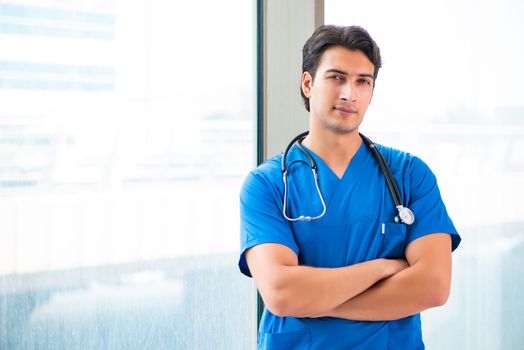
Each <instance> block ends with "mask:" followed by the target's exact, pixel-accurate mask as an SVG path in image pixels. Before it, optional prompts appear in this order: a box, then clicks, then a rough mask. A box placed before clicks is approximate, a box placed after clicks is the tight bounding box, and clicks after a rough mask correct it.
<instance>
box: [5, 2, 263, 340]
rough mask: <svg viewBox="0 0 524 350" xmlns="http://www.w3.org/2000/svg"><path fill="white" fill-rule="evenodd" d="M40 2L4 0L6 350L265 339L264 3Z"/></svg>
mask: <svg viewBox="0 0 524 350" xmlns="http://www.w3.org/2000/svg"><path fill="white" fill-rule="evenodd" d="M35 4H36V3H35V2H34V1H28V0H27V1H26V0H24V1H16V2H0V47H2V50H1V52H0V100H1V101H2V103H1V108H0V232H1V234H0V349H1V350H4V349H5V350H19V349H20V350H21V349H153V348H154V349H204V348H213V349H246V348H249V347H250V346H252V345H253V344H254V343H255V342H256V334H255V332H254V330H255V329H256V293H255V290H254V287H253V285H252V283H251V281H250V280H248V279H246V278H243V277H242V276H241V275H240V273H239V272H238V269H237V268H236V263H237V259H238V221H239V220H238V192H239V190H240V186H241V183H242V181H243V179H244V176H245V175H246V173H247V172H248V171H249V170H250V169H251V168H253V167H254V166H255V165H256V124H257V123H256V114H257V113H256V91H255V87H256V83H255V78H256V57H255V56H256V53H255V45H254V42H255V39H256V33H255V18H256V16H255V4H254V2H251V1H243V0H226V1H220V2H213V1H184V2H181V3H178V2H164V1H147V0H141V1H133V2H125V1H124V2H121V1H114V0H107V1H106V0H104V1H94V2H93V1H87V2H86V1H82V0H75V1H68V2H56V1H50V0H49V1H47V0H46V1H39V2H38V5H35ZM226 18H227V19H226ZM239 333H240V334H245V335H246V336H242V337H238V336H237V335H238V334H239ZM248 335H249V336H248Z"/></svg>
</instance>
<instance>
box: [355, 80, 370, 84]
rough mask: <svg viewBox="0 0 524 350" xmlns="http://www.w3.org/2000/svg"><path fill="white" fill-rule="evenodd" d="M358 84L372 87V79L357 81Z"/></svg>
mask: <svg viewBox="0 0 524 350" xmlns="http://www.w3.org/2000/svg"><path fill="white" fill-rule="evenodd" d="M357 82H358V83H359V84H360V85H371V80H370V79H359V80H357Z"/></svg>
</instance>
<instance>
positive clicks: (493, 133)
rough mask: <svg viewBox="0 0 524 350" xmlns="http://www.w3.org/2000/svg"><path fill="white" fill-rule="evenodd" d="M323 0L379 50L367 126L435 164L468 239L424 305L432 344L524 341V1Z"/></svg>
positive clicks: (332, 14)
mask: <svg viewBox="0 0 524 350" xmlns="http://www.w3.org/2000/svg"><path fill="white" fill-rule="evenodd" d="M325 5H326V11H325V13H326V20H325V22H326V23H332V24H345V25H348V24H356V25H361V26H363V27H364V28H366V29H367V30H368V31H369V32H370V33H371V35H372V36H373V37H374V38H375V40H376V41H377V43H378V44H379V46H380V48H381V53H382V58H383V62H384V64H383V68H382V70H381V71H380V73H379V76H378V79H377V85H376V88H375V91H374V97H373V102H372V104H371V105H370V108H369V109H368V112H367V115H366V120H365V121H364V123H363V126H362V129H363V131H364V133H365V134H367V135H368V136H370V137H371V138H372V139H373V140H375V141H376V142H378V143H382V144H386V145H389V146H392V147H396V148H400V149H403V150H405V151H408V152H410V153H413V154H415V155H417V156H420V157H421V158H422V159H424V160H425V161H426V162H427V163H428V164H429V165H430V167H431V168H432V170H433V171H434V172H435V173H436V175H437V178H438V180H439V186H440V189H441V192H442V195H443V198H444V200H445V202H446V205H447V208H448V212H449V213H450V215H451V217H452V218H453V220H454V222H455V224H456V226H457V229H458V230H459V232H460V234H461V236H462V239H463V241H462V243H461V246H460V248H459V249H458V250H457V251H456V252H455V253H454V254H453V264H454V268H453V282H452V291H451V297H450V299H449V300H448V303H447V304H446V305H445V306H444V307H442V308H438V309H432V310H429V311H427V312H424V313H423V314H422V318H423V327H422V329H423V336H424V340H425V343H426V346H427V348H428V349H436V350H438V349H465V350H466V349H472V350H473V349H474V350H494V349H522V348H524V336H523V334H524V333H523V332H522V330H523V329H524V318H522V317H521V314H522V313H524V301H523V300H522V297H521V294H522V292H521V291H522V289H523V288H524V282H523V281H524V273H523V272H522V269H521V266H522V265H523V262H524V261H523V259H524V258H523V257H524V229H523V228H524V211H523V210H522V205H521V202H522V198H523V197H524V158H523V157H522V154H523V153H524V99H523V97H522V92H521V89H520V83H521V81H522V79H523V78H524V67H523V66H522V64H521V62H522V60H523V59H524V47H523V46H522V45H516V43H519V42H521V41H522V40H521V38H520V33H522V32H523V31H524V26H523V24H522V20H521V17H522V10H523V7H522V4H521V3H518V2H496V1H493V0H488V1H472V2H454V1H447V0H446V1H433V2H419V1H412V0H409V1H403V2H401V3H398V2H388V1H381V2H379V3H377V2H373V3H369V4H368V3H365V2H354V1H353V2H347V1H342V0H326V2H325Z"/></svg>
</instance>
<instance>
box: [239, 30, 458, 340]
mask: <svg viewBox="0 0 524 350" xmlns="http://www.w3.org/2000/svg"><path fill="white" fill-rule="evenodd" d="M380 67H381V57H380V51H379V48H378V46H377V45H376V43H375V42H374V40H373V39H372V38H371V37H370V36H369V34H368V32H367V31H366V30H364V29H363V28H361V27H357V26H350V27H340V26H329V25H326V26H321V27H319V28H318V29H317V30H316V31H315V32H314V33H313V35H312V36H311V37H310V38H309V39H308V40H307V42H306V43H305V45H304V48H303V65H302V80H301V90H302V91H301V92H302V97H303V100H304V103H305V107H306V109H307V110H308V111H309V114H310V125H309V131H310V132H309V134H308V135H307V136H305V138H303V139H300V140H299V141H298V142H297V143H293V144H292V146H290V148H289V150H288V152H287V154H286V157H285V160H284V161H283V159H282V158H283V155H282V154H280V155H278V156H276V157H274V158H272V159H270V160H268V161H266V162H265V163H263V164H262V165H260V166H259V167H258V168H257V169H255V170H253V171H252V172H251V173H250V174H249V175H248V177H247V178H246V180H245V182H244V185H243V187H242V190H241V194H240V204H241V205H240V207H241V255H240V260H239V267H240V270H241V271H242V272H243V273H244V274H245V275H247V276H250V277H251V276H252V277H253V278H254V280H255V283H256V286H257V288H258V289H259V291H260V294H261V296H262V299H263V300H264V304H265V305H266V308H265V310H264V314H263V316H262V322H261V325H260V330H259V335H258V348H259V349H287V350H290V349H371V350H374V349H383V350H386V349H402V350H409V349H424V343H423V340H422V332H421V323H420V314H419V313H420V312H421V311H423V310H426V309H429V308H432V307H437V306H441V305H443V304H444V303H445V302H446V300H447V298H448V295H449V290H450V282H451V252H452V251H453V250H454V249H455V248H457V246H458V245H459V243H460V236H459V235H458V233H457V231H456V229H455V227H454V225H453V223H452V221H451V219H450V218H449V216H448V214H447V211H446V208H445V206H444V203H443V201H442V199H441V196H440V192H439V189H438V186H437V181H436V178H435V176H434V175H433V173H432V172H431V170H430V169H429V167H428V166H427V165H426V164H425V163H424V162H423V161H422V160H420V159H419V158H417V157H415V156H413V155H411V154H409V153H405V152H401V151H398V150H396V149H393V148H389V147H385V146H381V145H374V146H375V147H376V148H377V150H378V151H380V154H381V155H382V157H383V159H384V160H385V163H387V166H388V167H389V169H390V171H391V173H392V176H393V178H394V182H395V183H396V186H398V192H399V195H400V197H401V198H400V200H401V201H402V202H403V203H404V205H405V206H406V207H409V208H410V209H411V211H412V212H413V214H414V217H415V219H414V221H413V222H411V221H412V220H407V221H408V222H406V221H402V219H400V220H399V217H398V214H397V208H396V207H397V203H396V202H395V201H394V200H392V198H393V196H394V194H393V193H392V191H391V186H389V185H388V183H387V181H386V176H385V172H384V170H383V169H382V168H381V166H380V164H379V162H378V160H377V155H376V153H374V151H373V146H369V145H367V144H366V142H364V141H363V140H364V136H363V135H360V134H359V127H360V124H361V123H362V121H363V119H364V115H365V113H366V109H367V107H368V105H369V103H370V102H371V99H372V96H373V89H374V86H375V82H376V78H377V74H378V71H379V69H380ZM415 73H416V72H406V75H407V76H409V75H410V74H415ZM413 88H415V87H413ZM312 164H316V165H313V168H316V172H317V173H318V183H317V182H315V175H314V173H313V172H312V170H311V167H312ZM283 168H284V169H285V172H286V178H285V181H283V177H282V173H283ZM317 185H318V188H317Z"/></svg>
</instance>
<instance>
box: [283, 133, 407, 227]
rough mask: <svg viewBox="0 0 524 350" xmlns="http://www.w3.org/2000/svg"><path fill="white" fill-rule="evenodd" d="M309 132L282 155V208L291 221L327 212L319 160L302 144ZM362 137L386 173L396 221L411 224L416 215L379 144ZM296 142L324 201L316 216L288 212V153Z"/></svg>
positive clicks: (288, 146) (301, 136)
mask: <svg viewBox="0 0 524 350" xmlns="http://www.w3.org/2000/svg"><path fill="white" fill-rule="evenodd" d="M308 134H309V131H304V132H302V133H300V134H299V135H297V136H295V137H294V138H293V139H292V140H291V142H290V143H289V144H288V145H287V147H286V149H285V150H284V153H283V155H282V181H283V182H284V203H283V208H282V213H283V215H284V217H285V218H286V220H289V221H304V220H306V221H311V220H317V219H320V218H321V217H323V216H324V214H325V213H326V210H327V208H326V203H325V201H324V198H323V196H322V191H320V186H319V184H318V173H317V168H318V166H317V162H316V161H315V159H314V158H313V157H312V156H311V154H309V152H308V151H307V150H306V149H305V148H304V146H302V143H301V141H302V140H303V139H304V138H305V137H306V136H307V135H308ZM359 135H360V137H361V138H362V140H363V142H364V143H365V144H366V146H367V147H368V148H369V149H370V150H371V151H372V152H373V154H374V156H375V158H376V160H377V162H378V164H379V167H380V170H381V171H382V173H383V174H384V178H385V179H386V184H387V186H388V188H389V192H390V193H391V197H392V198H393V202H394V203H395V207H396V209H397V210H398V214H399V215H398V216H395V221H396V222H401V223H404V224H406V225H411V224H412V223H413V222H414V221H415V216H414V215H413V212H412V211H411V210H410V209H409V208H407V207H404V205H403V204H402V197H401V196H400V190H399V188H398V185H397V182H396V181H395V177H394V176H393V173H392V172H391V169H390V168H389V166H388V165H387V162H386V160H385V158H384V156H383V155H382V153H380V151H379V150H378V148H377V146H376V145H375V144H374V143H373V141H371V140H370V139H369V138H368V137H366V136H364V135H363V134H361V133H359ZM294 144H296V145H297V147H298V148H299V149H300V151H301V152H302V153H303V154H305V155H306V157H307V158H308V161H309V165H310V167H311V171H312V173H313V177H314V180H315V186H316V189H317V193H318V196H319V198H320V201H321V203H322V207H323V209H322V212H321V213H320V214H318V215H316V216H307V215H300V216H298V217H296V218H291V217H289V216H288V215H287V213H286V208H287V194H288V193H287V170H288V169H287V155H288V153H289V150H290V149H291V147H293V145H294Z"/></svg>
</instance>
